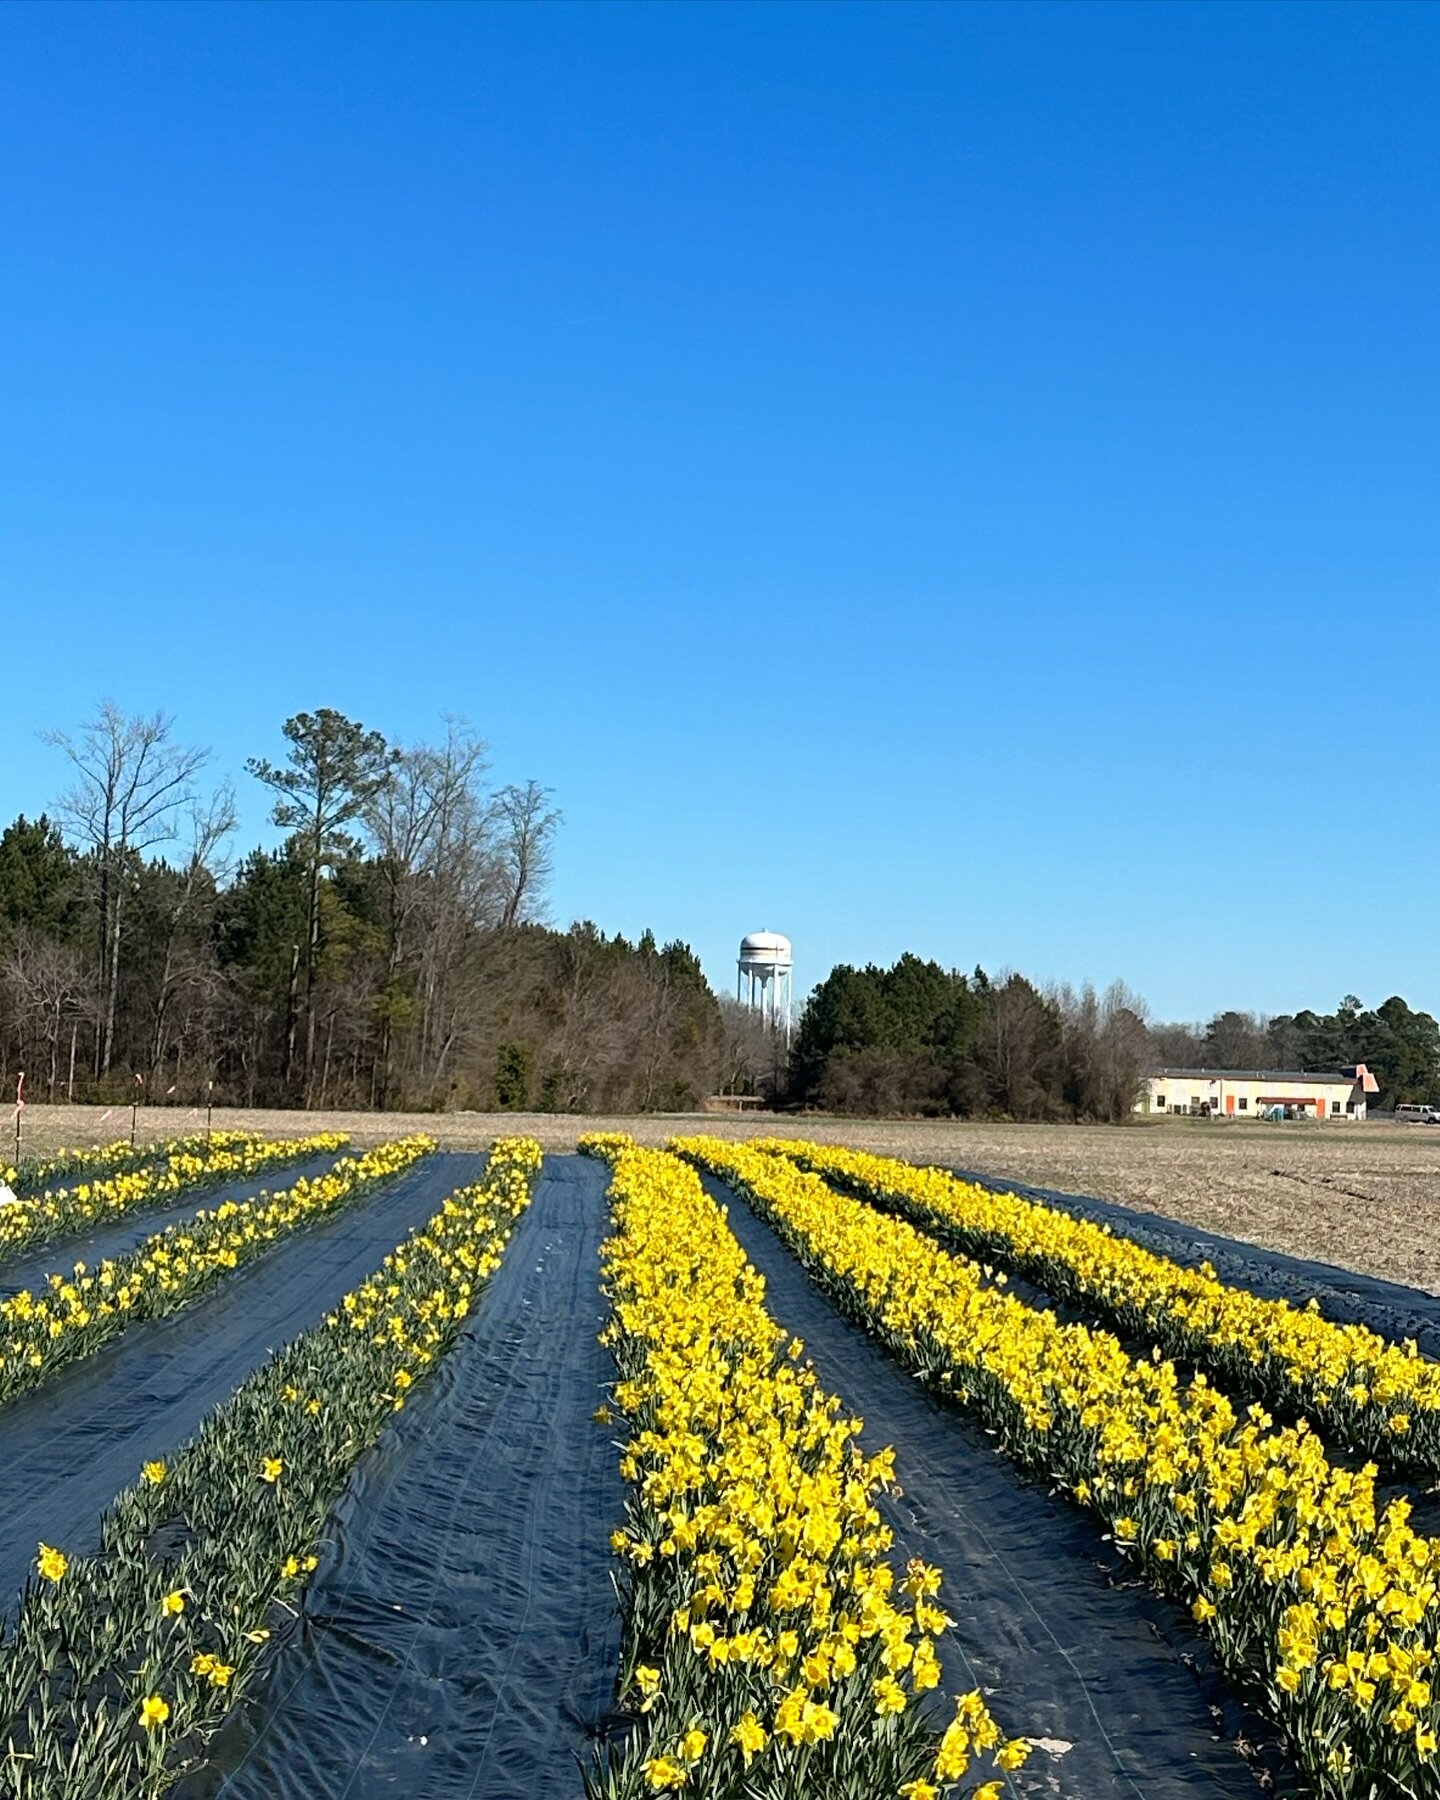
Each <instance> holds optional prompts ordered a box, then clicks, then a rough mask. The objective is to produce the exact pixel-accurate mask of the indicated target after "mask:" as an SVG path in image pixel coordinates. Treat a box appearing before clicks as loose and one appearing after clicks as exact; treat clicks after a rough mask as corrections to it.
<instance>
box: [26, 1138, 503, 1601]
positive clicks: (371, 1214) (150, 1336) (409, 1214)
mask: <svg viewBox="0 0 1440 1800" xmlns="http://www.w3.org/2000/svg"><path fill="white" fill-rule="evenodd" d="M483 1168H484V1158H483V1157H480V1156H459V1155H433V1156H428V1157H426V1158H425V1159H424V1160H423V1161H421V1162H420V1163H418V1164H416V1165H415V1166H414V1167H413V1168H411V1169H410V1170H408V1171H407V1172H406V1173H405V1174H404V1175H402V1176H400V1177H399V1178H398V1179H397V1180H395V1181H394V1182H391V1183H389V1184H387V1185H386V1186H384V1187H382V1188H380V1189H378V1190H377V1191H376V1192H375V1193H373V1194H371V1195H369V1196H368V1197H367V1198H365V1199H363V1200H361V1201H359V1202H358V1203H357V1204H356V1205H355V1206H354V1208H353V1210H349V1211H342V1212H339V1213H336V1214H333V1215H332V1216H331V1217H329V1218H327V1219H322V1220H320V1221H319V1222H318V1223H316V1224H315V1225H312V1226H310V1227H308V1228H307V1229H305V1230H302V1231H299V1232H297V1233H295V1234H294V1236H292V1237H289V1238H286V1239H285V1240H284V1241H283V1242H282V1243H280V1244H277V1245H276V1246H275V1247H274V1248H273V1249H271V1250H269V1251H267V1252H266V1253H265V1254H264V1255H263V1256H261V1257H260V1258H259V1259H258V1260H257V1261H255V1262H253V1263H251V1264H249V1265H248V1266H247V1267H245V1268H243V1269H239V1270H237V1271H236V1272H235V1273H234V1274H233V1275H231V1276H229V1277H228V1278H227V1279H225V1280H224V1281H222V1282H221V1283H220V1284H219V1286H218V1287H215V1288H212V1289H211V1290H210V1292H209V1293H207V1294H204V1295H202V1296H201V1297H200V1298H199V1299H197V1300H196V1302H195V1303H194V1304H193V1305H192V1306H189V1307H187V1308H185V1309H184V1310H183V1311H180V1312H176V1313H171V1314H170V1315H169V1317H168V1318H164V1319H156V1320H153V1321H140V1322H137V1323H135V1324H133V1325H131V1326H129V1327H128V1328H127V1330H126V1331H125V1332H124V1333H122V1335H121V1336H120V1337H119V1338H117V1339H115V1340H114V1341H113V1342H112V1343H110V1344H108V1345H107V1346H106V1347H105V1348H104V1349H103V1350H100V1351H98V1352H97V1353H96V1354H95V1355H94V1356H90V1357H86V1358H85V1359H83V1360H82V1361H80V1362H77V1363H73V1364H71V1365H70V1367H69V1368H66V1369H63V1370H61V1371H60V1373H58V1374H57V1375H56V1376H54V1377H53V1378H52V1379H51V1380H50V1381H48V1382H47V1383H46V1384H45V1386H44V1387H41V1388H37V1389H36V1390H35V1391H34V1392H33V1393H29V1394H24V1395H21V1396H20V1397H19V1398H18V1399H16V1400H12V1401H11V1402H10V1403H9V1404H8V1405H6V1406H4V1407H0V1608H5V1607H10V1606H13V1604H14V1598H15V1596H16V1594H17V1592H18V1590H19V1588H20V1587H21V1586H22V1585H23V1583H24V1581H25V1577H26V1575H27V1573H28V1572H29V1569H30V1567H31V1566H32V1565H33V1562H34V1558H35V1553H36V1545H37V1543H39V1542H40V1541H41V1540H43V1541H44V1542H45V1543H48V1544H55V1545H58V1546H59V1547H60V1548H61V1549H64V1550H66V1551H70V1552H75V1553H86V1552H89V1551H92V1550H94V1549H95V1548H96V1547H97V1545H98V1542H99V1529H100V1515H101V1513H102V1512H103V1511H104V1509H105V1507H106V1506H107V1505H108V1504H109V1502H110V1501H111V1500H112V1499H113V1498H114V1496H115V1494H116V1493H117V1492H118V1491H119V1490H120V1489H121V1488H122V1487H126V1486H128V1485H129V1484H130V1483H131V1482H132V1481H134V1480H136V1478H137V1477H138V1476H139V1473H140V1467H141V1464H142V1463H144V1462H146V1461H148V1460H149V1459H151V1458H153V1457H159V1458H164V1457H167V1456H169V1455H170V1454H171V1453H172V1452H173V1451H174V1450H176V1449H178V1447H179V1446H180V1445H181V1444H182V1443H183V1442H184V1441H185V1439H186V1438H188V1437H189V1436H190V1435H191V1433H192V1432H193V1431H195V1429H196V1428H197V1426H198V1425H199V1424H200V1421H201V1420H202V1419H203V1418H204V1416H205V1414H206V1413H207V1412H209V1411H210V1409H211V1408H212V1407H214V1406H216V1405H218V1404H219V1402H220V1401H222V1400H224V1399H226V1398H227V1397H228V1396H229V1395H230V1393H231V1392H232V1391H233V1390H234V1389H235V1387H236V1386H237V1385H238V1384H239V1383H240V1382H241V1381H243V1380H244V1378H245V1377H246V1375H248V1374H249V1373H250V1371H251V1370H252V1369H254V1368H256V1367H258V1366H259V1364H261V1363H262V1362H263V1361H264V1360H265V1358H266V1357H267V1356H268V1355H269V1353H270V1351H271V1350H272V1349H275V1348H277V1347H278V1346H279V1345H281V1344H283V1343H286V1342H288V1340H289V1339H290V1338H292V1337H295V1336H296V1335H297V1334H298V1333H299V1332H301V1331H304V1330H305V1329H306V1328H307V1327H309V1326H311V1325H314V1324H316V1323H317V1322H318V1321H319V1319H320V1317H321V1315H322V1314H323V1313H325V1312H326V1311H328V1310H329V1308H330V1307H332V1306H334V1305H335V1304H336V1303H337V1302H338V1301H339V1299H340V1297H341V1296H342V1295H343V1294H345V1293H346V1292H348V1290H349V1289H350V1288H352V1287H354V1286H355V1285H356V1284H357V1283H358V1282H359V1281H361V1280H363V1278H364V1277H365V1276H366V1275H368V1274H369V1272H370V1271H371V1270H372V1269H373V1268H375V1267H376V1266H377V1264H379V1263H380V1262H381V1261H382V1260H383V1258H384V1257H385V1255H386V1254H387V1253H388V1252H389V1251H390V1250H393V1249H394V1247H395V1245H396V1244H397V1243H398V1242H399V1241H400V1239H401V1238H403V1237H404V1236H405V1235H406V1233H407V1232H409V1231H410V1230H411V1229H412V1228H413V1227H414V1226H416V1225H419V1224H421V1223H423V1222H424V1220H426V1219H428V1218H429V1217H430V1215H431V1214H432V1213H433V1212H434V1211H435V1210H436V1209H437V1207H439V1205H440V1204H441V1202H442V1201H443V1200H444V1199H445V1197H446V1195H448V1194H450V1193H453V1192H454V1190H455V1189H456V1188H457V1187H463V1186H464V1185H465V1184H466V1183H467V1182H471V1181H474V1180H476V1179H477V1178H478V1176H479V1174H480V1173H481V1171H482V1169H483ZM257 1454H258V1448H257Z"/></svg>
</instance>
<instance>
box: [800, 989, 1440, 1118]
mask: <svg viewBox="0 0 1440 1800" xmlns="http://www.w3.org/2000/svg"><path fill="white" fill-rule="evenodd" d="M1361 1062H1363V1063H1364V1064H1365V1065H1366V1066H1367V1067H1368V1068H1369V1070H1370V1071H1371V1073H1372V1074H1373V1075H1374V1076H1375V1077H1376V1079H1377V1081H1378V1082H1379V1085H1380V1092H1379V1094H1378V1095H1377V1096H1376V1098H1375V1102H1374V1104H1376V1105H1377V1106H1378V1107H1381V1108H1385V1107H1391V1106H1394V1105H1397V1104H1399V1103H1402V1102H1410V1101H1429V1102H1433V1103H1436V1104H1440V1024H1437V1022H1436V1020H1435V1019H1434V1018H1432V1017H1431V1015H1430V1014H1429V1013H1424V1012H1416V1011H1413V1010H1412V1009H1411V1008H1410V1007H1409V1006H1408V1005H1407V1004H1406V1002H1405V1001H1404V1000H1402V999H1400V998H1399V996H1398V995H1393V996H1392V997H1391V998H1390V999H1388V1000H1386V1001H1385V1002H1384V1003H1383V1004H1382V1005H1380V1006H1378V1007H1375V1008H1373V1009H1368V1008H1366V1007H1365V1006H1364V1005H1363V1004H1362V1003H1361V1002H1360V1001H1359V1000H1358V999H1356V998H1355V996H1354V995H1347V996H1346V997H1345V999H1343V1000H1342V1001H1341V1003H1340V1005H1339V1007H1338V1008H1337V1009H1336V1010H1335V1011H1334V1012H1333V1013H1326V1014H1321V1013H1315V1012H1310V1011H1302V1012H1297V1013H1293V1014H1291V1013H1287V1014H1284V1015H1277V1016H1275V1017H1266V1016H1265V1015H1262V1014H1257V1013H1245V1012H1236V1011H1226V1012H1221V1013H1217V1014H1216V1015H1215V1017H1214V1018H1212V1019H1211V1020H1210V1021H1209V1022H1208V1023H1207V1024H1159V1023H1151V1022H1150V1021H1149V1020H1148V1019H1147V1017H1146V1009H1145V1005H1144V1002H1143V1001H1142V1000H1140V999H1139V998H1138V997H1137V996H1136V995H1134V994H1132V993H1131V992H1130V990H1129V989H1127V988H1126V987H1124V986H1123V985H1119V984H1117V985H1116V986H1113V987H1111V988H1109V989H1107V990H1106V991H1105V992H1104V993H1103V994H1097V993H1096V991H1095V990H1094V989H1093V988H1091V987H1082V988H1079V989H1075V988H1070V987H1065V986H1051V987H1047V988H1043V989H1042V988H1040V987H1037V986H1036V985H1035V983H1033V982H1031V981H1029V980H1028V979H1027V978H1026V977H1025V976H1023V975H1017V974H1006V975H1004V976H1001V977H999V978H997V979H992V978H991V977H990V976H988V975H987V974H986V973H985V971H984V970H983V969H978V968H977V969H976V970H975V971H974V972H973V973H972V974H969V975H966V974H964V973H962V972H961V971H959V970H954V969H950V970H947V969H944V968H942V967H941V966H940V965H939V964H938V963H934V962H922V961H921V960H920V959H919V958H917V957H914V956H908V955H907V956H902V957H901V958H900V960H899V961H898V962H897V963H895V964H894V965H893V967H891V968H888V969H884V968H877V967H874V966H873V965H872V966H870V967H867V968H863V969H856V968H851V967H850V966H848V965H846V964H841V965H840V966H838V967H837V968H835V969H833V970H832V971H831V973H830V974H829V976H828V977H827V978H826V979H825V980H824V981H823V982H821V984H820V986H819V987H818V988H816V989H815V991H814V992H813V993H812V995H811V996H810V999H809V1001H808V1002H807V1004H806V1007H805V1010H804V1012H803V1013H802V1015H801V1019H800V1024H799V1029H798V1031H797V1033H796V1037H795V1043H794V1048H793V1053H792V1056H791V1059H790V1063H789V1069H788V1080H787V1085H786V1094H787V1097H788V1098H789V1099H790V1100H791V1101H793V1102H795V1103H797V1104H800V1105H807V1106H816V1107H821V1108H823V1109H825V1110H827V1111H832V1112H843V1113H852V1114H853V1113H861V1114H875V1115H884V1114H896V1113H900V1114H917V1113H918V1114H936V1115H958V1116H961V1117H981V1118H1009V1119H1074V1120H1081V1119H1089V1120H1097V1121H1111V1122H1116V1123H1118V1122H1120V1121H1122V1120H1124V1119H1126V1118H1128V1117H1129V1115H1130V1113H1131V1111H1132V1109H1133V1107H1134V1104H1135V1101H1136V1099H1137V1097H1138V1095H1139V1093H1140V1088H1141V1083H1142V1080H1143V1078H1144V1076H1145V1074H1146V1073H1147V1072H1148V1071H1152V1070H1156V1069H1160V1068H1167V1067H1168V1068H1187V1069H1277V1070H1278V1069H1286V1070H1299V1069H1310V1070H1316V1071H1319V1070H1337V1069H1342V1068H1347V1067H1349V1066H1351V1065H1353V1064H1355V1063H1361Z"/></svg>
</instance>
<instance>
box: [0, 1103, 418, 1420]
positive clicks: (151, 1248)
mask: <svg viewBox="0 0 1440 1800" xmlns="http://www.w3.org/2000/svg"><path fill="white" fill-rule="evenodd" d="M434 1148H435V1140H434V1139H433V1138H429V1137H424V1136H416V1137H408V1138H399V1139H396V1140H395V1141H394V1142H393V1143H389V1144H381V1145H380V1146H379V1147H378V1149H374V1150H367V1151H366V1152H365V1153H364V1154H363V1155H362V1156H359V1157H348V1156H347V1157H342V1158H341V1159H340V1161H339V1162H337V1163H336V1164H335V1166H334V1167H333V1168H332V1169H328V1170H327V1171H326V1172H325V1173H324V1174H323V1175H317V1176H315V1177H314V1178H313V1179H305V1178H303V1177H302V1178H301V1179H300V1180H299V1181H297V1182H296V1183H295V1184H294V1186H293V1187H289V1188H284V1189H282V1190H281V1191H280V1192H279V1193H275V1194H267V1193H262V1194H257V1195H256V1196H255V1198H254V1199H253V1200H226V1201H223V1202H222V1203H221V1204H220V1205H219V1206H217V1207H214V1208H213V1209H210V1208H204V1207H202V1208H201V1209H200V1210H199V1211H198V1212H196V1214H195V1215H194V1217H193V1218H189V1219H184V1220H182V1221H180V1222H179V1223H178V1224H174V1225H168V1226H166V1228H165V1229H164V1230H163V1231H157V1232H155V1233H153V1234H152V1235H151V1236H150V1237H147V1238H145V1239H144V1240H143V1241H142V1242H141V1243H140V1244H139V1245H137V1246H136V1248H135V1249H134V1250H131V1251H129V1252H127V1253H126V1254H125V1255H123V1256H117V1257H114V1258H113V1259H107V1260H106V1261H104V1262H101V1263H99V1264H98V1265H97V1266H96V1267H95V1268H93V1269H90V1268H87V1267H86V1265H85V1264H84V1263H83V1262H77V1263H76V1264H75V1266H74V1269H73V1271H72V1272H71V1273H70V1274H69V1275H63V1274H54V1275H51V1276H50V1277H49V1279H48V1281H47V1282H46V1284H45V1285H44V1286H43V1287H39V1288H34V1289H32V1288H22V1289H21V1290H20V1292H19V1293H18V1294H14V1295H12V1296H11V1297H10V1298H9V1299H7V1300H0V1404H3V1403H4V1402H5V1401H7V1400H9V1399H11V1398H12V1397H13V1396H14V1395H16V1394H18V1393H23V1392H25V1391H26V1390H28V1389H30V1388H34V1387H38V1386H39V1385H40V1384H41V1383H42V1382H43V1381H46V1380H48V1378H49V1377H50V1376H51V1375H52V1374H53V1373H54V1371H55V1370H56V1369H58V1368H60V1367H62V1366H63V1365H64V1364H66V1363H71V1362H74V1361H76V1360H77V1359H78V1358H80V1357H82V1356H89V1355H90V1354H91V1353H92V1352H93V1351H95V1350H98V1349H99V1348H100V1346H101V1345H102V1344H104V1343H108V1342H109V1340H110V1339H111V1338H113V1337H116V1336H118V1335H119V1333H120V1332H122V1331H123V1330H124V1329H125V1327H126V1326H127V1325H129V1324H130V1322H131V1321H132V1320H134V1319H156V1318H160V1317H161V1316H162V1315H164V1314H165V1313H171V1312H174V1311H176V1310H177V1308H179V1307H182V1306H185V1305H187V1304H188V1303H189V1302H190V1301H191V1300H192V1299H194V1298H195V1296H196V1295H197V1294H200V1293H202V1292H204V1290H205V1289H206V1288H209V1287H211V1286H213V1285H214V1283H215V1282H217V1281H219V1280H221V1279H222V1278H223V1277H224V1276H225V1275H228V1274H229V1273H230V1271H231V1270H232V1269H236V1268H239V1267H240V1265H241V1264H242V1263H247V1262H251V1261H253V1259H254V1258H255V1257H257V1256H259V1255H261V1254H262V1253H263V1252H264V1251H266V1250H268V1249H269V1248H270V1247H271V1245H273V1244H275V1243H277V1242H278V1241H279V1240H280V1239H281V1238H284V1237H288V1236H289V1235H290V1234H291V1233H292V1232H295V1231H299V1230H300V1229H302V1227H304V1226H306V1225H309V1224H311V1223H312V1222H313V1221H314V1220H316V1219H318V1218H321V1217H323V1216H324V1215H325V1214H326V1213H330V1212H334V1211H336V1210H337V1208H339V1207H342V1206H348V1205H350V1204H352V1203H353V1202H354V1201H355V1200H357V1199H359V1198H360V1197H361V1196H362V1195H364V1194H367V1193H369V1191H370V1190H371V1189H372V1188H373V1187H374V1186H375V1185H376V1183H377V1182H381V1181H388V1180H389V1179H390V1178H391V1177H392V1176H394V1175H398V1174H400V1172H401V1171H402V1170H404V1169H408V1168H409V1167H410V1165H411V1164H412V1163H414V1162H416V1161H417V1160H418V1159H419V1158H420V1157H422V1156H426V1155H428V1154H429V1153H430V1151H432V1150H433V1149H434Z"/></svg>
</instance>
